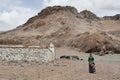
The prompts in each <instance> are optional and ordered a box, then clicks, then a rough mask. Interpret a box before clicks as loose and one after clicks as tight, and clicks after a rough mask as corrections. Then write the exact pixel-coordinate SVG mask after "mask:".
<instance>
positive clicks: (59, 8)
mask: <svg viewBox="0 0 120 80" xmlns="http://www.w3.org/2000/svg"><path fill="white" fill-rule="evenodd" d="M60 11H65V12H70V13H73V14H77V9H76V8H74V7H71V6H63V7H62V6H54V7H47V8H45V9H43V10H42V11H41V12H40V13H38V16H39V17H40V18H45V17H46V16H48V15H51V14H55V13H60Z"/></svg>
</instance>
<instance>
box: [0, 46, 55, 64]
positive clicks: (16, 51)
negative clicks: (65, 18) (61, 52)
mask: <svg viewBox="0 0 120 80" xmlns="http://www.w3.org/2000/svg"><path fill="white" fill-rule="evenodd" d="M54 59H55V51H54V46H53V44H52V46H50V48H48V49H47V48H46V49H41V48H39V47H36V46H35V47H33V46H29V47H1V48H0V60H7V61H21V60H23V61H24V60H25V61H37V62H50V61H53V60H54Z"/></svg>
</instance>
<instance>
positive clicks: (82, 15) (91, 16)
mask: <svg viewBox="0 0 120 80" xmlns="http://www.w3.org/2000/svg"><path fill="white" fill-rule="evenodd" d="M77 17H79V18H86V19H91V20H95V19H97V20H98V19H99V17H97V16H96V15H95V14H94V13H92V12H91V11H88V10H84V11H82V12H80V13H79V14H78V15H77Z"/></svg>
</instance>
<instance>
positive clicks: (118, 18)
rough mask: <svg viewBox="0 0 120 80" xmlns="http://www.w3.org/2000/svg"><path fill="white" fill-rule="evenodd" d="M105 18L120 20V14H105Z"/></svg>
mask: <svg viewBox="0 0 120 80" xmlns="http://www.w3.org/2000/svg"><path fill="white" fill-rule="evenodd" d="M103 19H105V20H120V14H117V15H114V16H104V17H103Z"/></svg>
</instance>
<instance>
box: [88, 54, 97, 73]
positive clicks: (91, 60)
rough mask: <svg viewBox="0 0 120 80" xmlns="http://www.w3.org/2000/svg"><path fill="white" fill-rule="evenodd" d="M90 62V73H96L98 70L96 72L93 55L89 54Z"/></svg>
mask: <svg viewBox="0 0 120 80" xmlns="http://www.w3.org/2000/svg"><path fill="white" fill-rule="evenodd" d="M88 62H89V73H94V72H95V71H96V70H95V63H94V57H93V56H92V53H90V54H89V57H88Z"/></svg>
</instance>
